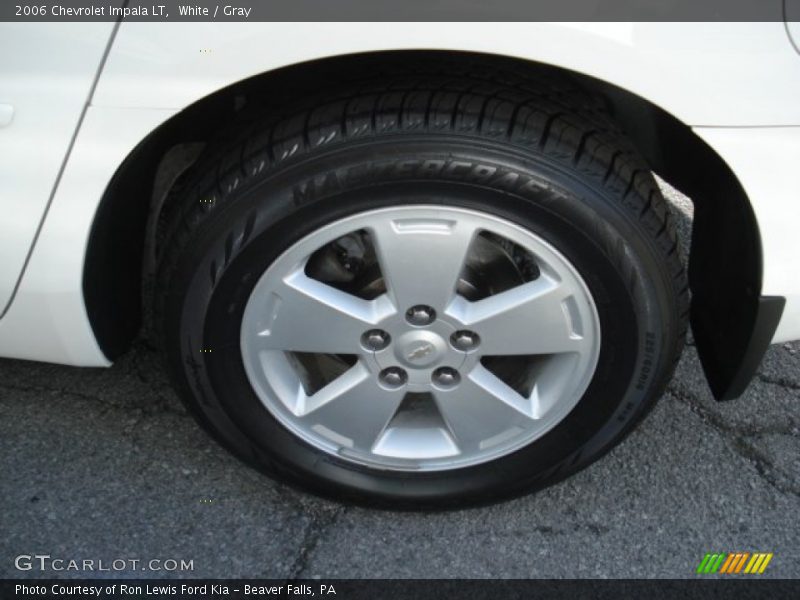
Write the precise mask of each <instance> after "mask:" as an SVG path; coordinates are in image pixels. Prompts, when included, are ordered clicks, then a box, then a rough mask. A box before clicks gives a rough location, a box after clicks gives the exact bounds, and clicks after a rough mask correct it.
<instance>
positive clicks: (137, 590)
mask: <svg viewBox="0 0 800 600" xmlns="http://www.w3.org/2000/svg"><path fill="white" fill-rule="evenodd" d="M700 577H702V576H699V577H698V579H691V580H690V579H687V580H663V579H662V580H658V579H654V580H601V581H594V580H530V579H528V580H501V581H493V580H486V579H480V580H457V579H456V580H443V579H435V580H419V579H405V580H403V579H398V580H380V579H375V580H353V579H329V580H298V581H288V582H287V581H281V580H235V579H227V580H145V579H134V580H113V579H62V580H12V579H4V580H2V581H0V597H2V598H4V599H6V598H15V599H23V598H40V599H48V600H55V599H59V600H77V599H85V598H104V599H109V600H116V599H122V598H137V599H141V598H153V599H154V600H158V599H163V598H171V599H174V600H199V599H201V598H215V599H220V600H228V599H230V600H239V599H255V598H258V599H262V600H263V599H265V598H288V599H293V600H307V599H310V598H314V599H315V600H319V599H323V598H324V599H329V600H330V599H335V600H405V599H408V600H427V599H431V600H450V599H453V600H456V599H457V600H461V599H463V600H504V599H506V598H508V599H519V600H551V599H552V600H556V599H562V598H564V599H569V600H590V599H591V600H606V599H607V600H618V599H621V598H646V599H647V600H661V599H662V598H663V599H667V598H681V599H695V598H696V599H698V600H701V599H702V600H715V599H717V598H719V599H723V598H724V599H730V598H736V600H749V599H751V598H753V599H755V598H770V600H781V599H783V598H786V599H789V598H797V597H798V592H800V585H799V584H798V581H797V580H768V579H760V578H758V579H754V578H748V579H745V578H743V577H741V576H731V577H730V578H724V577H723V578H719V579H701V578H700Z"/></svg>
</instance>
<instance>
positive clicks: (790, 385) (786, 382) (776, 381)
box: [756, 373, 800, 391]
mask: <svg viewBox="0 0 800 600" xmlns="http://www.w3.org/2000/svg"><path fill="white" fill-rule="evenodd" d="M756 379H757V380H758V381H760V382H761V383H767V384H769V385H777V386H778V387H781V388H783V389H785V390H793V391H800V383H797V382H795V381H791V380H790V379H786V378H785V377H778V378H775V377H770V376H769V375H764V374H763V373H756Z"/></svg>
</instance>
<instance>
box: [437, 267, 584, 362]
mask: <svg viewBox="0 0 800 600" xmlns="http://www.w3.org/2000/svg"><path fill="white" fill-rule="evenodd" d="M570 295H571V294H570V292H569V290H568V289H566V286H564V285H561V284H560V283H559V282H557V281H555V280H553V279H550V278H548V277H547V276H545V275H542V276H541V277H539V278H538V279H536V280H534V281H531V282H529V283H526V284H523V285H520V286H517V287H515V288H512V289H510V290H507V291H505V292H501V293H499V294H496V295H494V296H489V297H488V298H484V299H483V300H479V301H477V302H468V301H466V300H465V299H463V298H461V297H458V298H456V300H455V301H454V302H453V303H452V304H451V305H450V308H449V309H448V311H447V312H448V314H449V315H450V316H452V317H454V318H456V319H458V320H460V321H461V322H463V323H464V325H465V326H466V327H468V328H469V329H472V330H474V331H476V332H477V333H478V334H479V335H480V336H481V339H482V342H481V353H482V354H483V355H484V356H509V355H516V354H556V353H562V352H580V351H581V350H582V349H583V347H584V340H583V337H582V336H580V335H578V334H577V333H575V331H573V324H572V322H571V318H570V316H569V311H568V309H567V307H566V306H565V305H564V301H565V300H566V299H567V298H569V296H570Z"/></svg>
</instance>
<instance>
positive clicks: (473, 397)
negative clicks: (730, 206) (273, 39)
mask: <svg viewBox="0 0 800 600" xmlns="http://www.w3.org/2000/svg"><path fill="white" fill-rule="evenodd" d="M426 85H427V87H426ZM440 85H441V84H437V85H434V84H433V81H426V80H425V79H424V78H422V80H421V81H417V82H415V83H414V85H413V86H411V87H409V88H408V89H407V90H399V91H398V89H397V84H395V85H389V86H387V91H385V92H380V93H374V92H372V93H370V94H369V95H365V96H358V95H355V96H354V95H353V94H349V95H347V100H342V101H336V100H326V101H318V102H317V103H314V102H313V101H311V102H309V106H307V107H305V108H302V109H298V111H299V112H297V113H295V114H289V115H287V116H284V117H283V118H281V119H276V120H275V121H269V120H268V121H266V122H265V123H263V124H262V128H263V132H264V133H263V135H253V132H252V130H251V129H249V128H248V130H247V131H243V137H242V138H241V141H240V142H239V143H237V144H233V145H232V146H231V147H228V148H227V149H217V150H214V151H212V152H209V153H208V154H207V155H206V156H205V157H203V158H201V161H200V166H199V167H198V168H197V169H196V172H197V173H198V175H197V178H196V181H195V183H194V185H190V186H187V187H186V188H184V189H185V190H186V191H185V192H183V197H182V198H180V199H179V200H178V201H179V202H180V203H181V205H182V206H183V207H184V208H183V210H181V211H179V214H180V222H178V223H176V224H175V226H174V227H173V229H172V230H173V232H174V233H173V235H171V236H170V238H169V247H168V249H167V250H166V253H165V256H164V259H163V262H162V267H161V282H162V285H161V288H160V292H159V293H160V298H159V300H160V305H161V307H162V311H161V313H162V317H163V321H162V328H163V333H164V338H165V343H166V347H167V351H168V355H169V359H170V364H171V366H172V371H173V374H174V375H175V378H176V380H177V382H178V384H179V387H180V389H181V391H182V394H183V397H184V399H185V400H186V402H187V403H188V404H189V406H190V407H191V408H192V410H193V412H194V414H196V415H197V416H198V418H199V419H200V421H201V422H202V423H203V424H204V425H206V426H207V427H208V428H209V429H210V430H211V431H212V432H213V433H214V435H215V436H216V437H217V438H218V439H220V440H221V441H222V442H223V443H224V444H225V445H226V446H227V447H229V448H231V449H232V450H233V451H235V452H236V453H237V454H238V455H240V456H242V457H244V458H246V459H247V460H248V461H250V462H251V463H253V464H255V465H257V466H258V467H260V468H262V469H264V470H266V471H268V472H269V473H271V474H273V475H276V476H279V477H282V478H284V479H287V480H289V481H291V482H294V483H298V484H300V485H302V486H304V487H306V488H309V489H312V490H314V491H317V492H320V493H324V494H329V495H335V496H337V497H340V498H347V499H354V500H360V501H365V502H372V503H380V504H390V505H394V506H417V507H419V506H433V505H444V504H448V505H452V504H453V503H458V504H463V503H474V502H485V501H490V500H493V499H496V498H500V497H504V496H508V495H510V494H514V493H519V492H521V491H524V490H529V489H533V488H537V487H541V486H543V485H546V484H548V483H551V482H554V481H556V480H558V479H560V478H563V477H564V476H566V475H568V474H569V473H572V472H574V471H575V470H577V469H579V468H581V467H583V466H585V465H588V464H589V463H590V462H591V461H593V460H595V459H596V458H598V457H599V456H600V455H602V454H603V453H604V452H605V451H606V450H608V449H609V448H610V447H612V446H613V445H614V444H615V443H616V442H617V441H619V440H620V439H621V437H622V436H623V435H624V433H625V432H627V431H628V430H629V429H630V428H631V427H632V425H633V424H635V423H636V422H637V421H638V420H639V419H640V418H641V417H642V416H643V415H644V414H645V412H646V410H647V408H648V407H649V406H650V405H651V404H652V403H653V402H654V400H655V399H657V397H658V396H659V395H660V393H661V391H662V389H663V386H664V385H665V382H666V380H667V378H668V377H669V375H670V373H671V371H672V368H673V366H674V363H675V361H676V359H677V357H678V355H679V352H680V349H681V346H682V342H683V334H684V331H685V327H686V323H685V319H686V296H685V281H684V271H683V268H682V266H681V262H680V257H679V254H678V247H677V242H676V239H675V233H674V230H673V228H672V226H671V223H670V221H669V213H668V211H667V210H666V208H665V203H664V200H663V198H662V197H661V195H660V193H659V191H658V189H657V187H656V186H655V183H654V181H653V179H652V176H651V175H650V173H649V171H648V170H647V169H646V168H644V167H642V165H641V163H640V159H639V158H638V157H637V156H636V155H635V153H634V152H632V151H631V150H630V145H629V144H628V143H627V142H626V141H625V140H624V138H623V137H621V134H620V133H619V132H618V131H617V130H616V129H615V127H614V126H613V124H612V123H611V122H610V121H609V120H608V118H607V117H605V116H603V115H602V113H596V112H589V111H585V110H584V108H583V105H582V104H580V103H579V104H578V105H573V104H571V102H573V101H572V100H570V101H568V100H566V99H563V98H574V97H575V96H574V95H565V96H564V97H563V98H562V101H563V102H565V103H566V105H564V106H562V105H554V104H552V102H553V101H552V99H548V100H547V101H545V100H543V99H541V98H537V96H536V95H535V94H528V95H527V96H526V97H525V98H520V97H519V94H520V91H519V88H517V87H514V88H508V89H506V88H504V87H503V86H502V85H500V84H493V85H489V84H488V83H487V82H485V81H484V82H482V86H483V88H484V90H483V91H482V92H480V93H478V92H473V93H464V92H461V93H459V94H457V95H454V94H450V93H449V92H448V91H447V90H446V89H442V88H441V87H437V86H440ZM460 85H461V87H465V85H464V81H463V80H461V81H460ZM473 87H478V86H473ZM389 90H390V91H389ZM398 94H399V95H400V96H402V97H403V98H404V101H403V103H401V108H400V110H399V111H398V110H397V109H396V107H393V104H392V103H391V102H390V101H389V99H391V98H394V97H396V96H397V95H398ZM334 97H335V94H334ZM578 97H580V96H578ZM453 98H457V99H453ZM448 99H450V100H448ZM448 102H451V104H448ZM452 102H455V104H452ZM490 108H491V110H489V109H490ZM471 110H475V111H480V115H478V114H477V113H476V114H475V115H472V113H471V112H470V111H471ZM584 112H585V113H586V114H584ZM444 115H447V117H446V118H447V119H450V121H449V122H448V123H447V125H448V126H446V127H445V126H441V124H440V121H441V120H442V119H444V118H445V116H444ZM390 118H391V119H394V121H393V123H392V125H391V126H387V124H386V123H387V119H390ZM598 123H599V124H600V125H598ZM203 173H213V177H209V176H208V175H206V176H203V175H202V174H203Z"/></svg>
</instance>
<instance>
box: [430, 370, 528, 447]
mask: <svg viewBox="0 0 800 600" xmlns="http://www.w3.org/2000/svg"><path fill="white" fill-rule="evenodd" d="M433 395H434V398H435V399H436V405H437V406H438V408H439V412H440V413H441V415H442V417H443V418H444V420H445V422H446V423H447V425H448V427H449V428H450V431H451V432H452V434H453V436H454V437H455V441H456V443H457V444H458V447H459V450H460V451H461V452H462V453H465V452H476V451H480V450H483V449H484V448H488V447H491V446H492V445H494V444H495V443H500V442H502V441H504V440H505V439H507V438H508V437H511V436H512V435H515V434H518V433H520V432H522V431H523V430H526V429H528V428H530V427H531V425H532V421H533V413H532V411H533V406H532V404H531V402H530V401H529V400H528V399H526V398H523V397H522V396H520V395H519V394H518V393H517V392H516V391H514V390H513V389H511V388H510V387H509V386H508V385H506V384H505V383H504V382H503V381H502V380H500V379H499V378H498V377H496V376H495V375H494V374H492V373H491V372H490V371H489V370H488V369H486V368H485V367H483V366H481V365H478V366H476V367H475V368H474V369H473V370H472V372H471V373H469V375H468V376H467V377H465V378H464V379H463V380H462V381H461V383H460V385H458V386H457V387H455V388H453V389H452V390H448V391H442V390H434V391H433Z"/></svg>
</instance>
